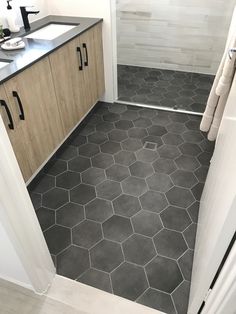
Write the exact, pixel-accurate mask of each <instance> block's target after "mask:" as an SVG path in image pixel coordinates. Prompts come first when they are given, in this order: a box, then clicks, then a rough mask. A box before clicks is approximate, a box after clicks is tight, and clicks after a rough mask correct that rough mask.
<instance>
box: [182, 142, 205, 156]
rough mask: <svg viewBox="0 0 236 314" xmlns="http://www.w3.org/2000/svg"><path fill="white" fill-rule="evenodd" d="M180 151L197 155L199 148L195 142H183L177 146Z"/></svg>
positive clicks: (199, 151)
mask: <svg viewBox="0 0 236 314" xmlns="http://www.w3.org/2000/svg"><path fill="white" fill-rule="evenodd" d="M179 149H180V151H181V152H182V154H184V155H189V156H194V157H195V156H197V155H199V154H200V153H201V149H200V147H199V146H198V145H197V144H194V143H183V144H182V145H180V146H179Z"/></svg>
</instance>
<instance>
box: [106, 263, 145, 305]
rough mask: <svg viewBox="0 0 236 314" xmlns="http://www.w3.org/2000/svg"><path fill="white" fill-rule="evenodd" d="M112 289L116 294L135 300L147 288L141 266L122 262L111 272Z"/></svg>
mask: <svg viewBox="0 0 236 314" xmlns="http://www.w3.org/2000/svg"><path fill="white" fill-rule="evenodd" d="M111 280H112V286H113V291H114V293H115V294H116V295H118V296H121V297H123V298H126V299H129V300H132V301H134V300H136V299H137V298H138V297H139V296H140V295H141V294H142V293H143V292H144V291H145V290H146V289H147V288H148V283H147V280H146V277H145V273H144V269H143V267H140V266H137V265H133V264H130V263H123V264H122V265H120V266H119V267H118V268H117V269H116V270H115V271H114V272H113V273H112V274H111Z"/></svg>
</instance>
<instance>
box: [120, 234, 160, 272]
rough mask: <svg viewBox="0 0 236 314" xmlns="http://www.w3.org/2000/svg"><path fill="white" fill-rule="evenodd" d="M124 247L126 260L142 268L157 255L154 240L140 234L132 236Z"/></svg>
mask: <svg viewBox="0 0 236 314" xmlns="http://www.w3.org/2000/svg"><path fill="white" fill-rule="evenodd" d="M122 247H123V251H124V255H125V260H126V261H128V262H131V263H135V264H137V265H141V266H144V265H145V264H147V263H148V262H149V261H150V260H151V259H152V258H153V257H154V256H155V255H156V250H155V248H154V245H153V242H152V239H150V238H148V237H145V236H143V235H140V234H134V235H132V236H131V237H130V238H129V239H127V240H126V241H125V242H124V243H123V244H122Z"/></svg>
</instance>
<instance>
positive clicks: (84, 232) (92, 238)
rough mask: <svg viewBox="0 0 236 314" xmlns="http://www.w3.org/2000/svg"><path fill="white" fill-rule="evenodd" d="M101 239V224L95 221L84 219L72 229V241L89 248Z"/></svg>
mask: <svg viewBox="0 0 236 314" xmlns="http://www.w3.org/2000/svg"><path fill="white" fill-rule="evenodd" d="M101 239H102V228H101V225H100V224H99V223H97V222H95V221H90V220H85V221H83V222H81V223H80V224H79V225H77V226H76V227H74V228H73V229H72V242H73V244H75V245H78V246H81V247H83V248H86V249H90V248H91V247H92V246H94V245H95V244H96V243H98V242H99V241H100V240H101Z"/></svg>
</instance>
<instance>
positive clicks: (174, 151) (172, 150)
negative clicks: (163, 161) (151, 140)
mask: <svg viewBox="0 0 236 314" xmlns="http://www.w3.org/2000/svg"><path fill="white" fill-rule="evenodd" d="M158 153H159V154H160V156H161V157H162V158H168V159H174V158H177V157H178V156H179V155H180V151H179V149H178V148H177V147H176V146H174V145H163V146H161V147H160V148H158Z"/></svg>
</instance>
